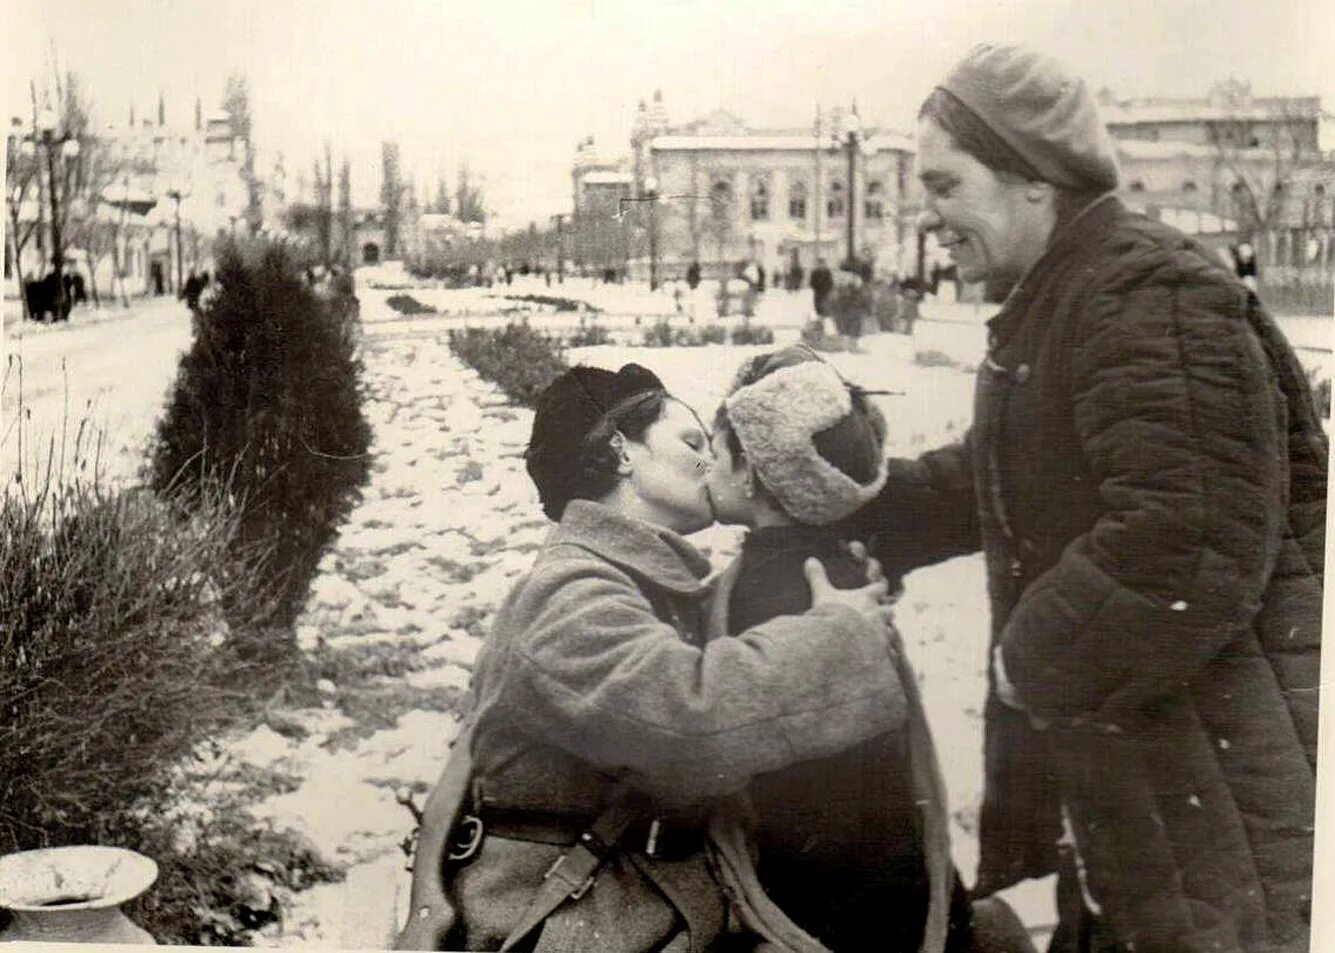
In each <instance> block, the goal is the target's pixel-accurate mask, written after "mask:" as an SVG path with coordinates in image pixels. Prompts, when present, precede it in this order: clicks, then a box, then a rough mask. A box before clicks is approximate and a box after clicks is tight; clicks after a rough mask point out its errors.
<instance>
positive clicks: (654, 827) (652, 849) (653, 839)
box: [644, 817, 663, 857]
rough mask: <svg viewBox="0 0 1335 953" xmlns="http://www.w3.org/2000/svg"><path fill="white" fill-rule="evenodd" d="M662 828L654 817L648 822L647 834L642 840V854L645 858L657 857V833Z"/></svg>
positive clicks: (660, 823)
mask: <svg viewBox="0 0 1335 953" xmlns="http://www.w3.org/2000/svg"><path fill="white" fill-rule="evenodd" d="M662 828H663V825H662V822H661V821H660V820H659V819H658V818H656V817H655V818H654V819H653V820H652V821H650V822H649V833H648V834H647V835H646V836H645V838H644V853H645V855H646V856H648V857H657V856H658V833H659V831H660V830H662Z"/></svg>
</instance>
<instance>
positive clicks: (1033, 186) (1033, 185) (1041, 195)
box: [1024, 179, 1056, 204]
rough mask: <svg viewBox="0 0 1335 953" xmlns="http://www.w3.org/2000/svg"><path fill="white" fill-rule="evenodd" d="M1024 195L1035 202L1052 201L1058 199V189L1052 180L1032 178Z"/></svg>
mask: <svg viewBox="0 0 1335 953" xmlns="http://www.w3.org/2000/svg"><path fill="white" fill-rule="evenodd" d="M1024 197H1025V198H1026V199H1028V200H1029V201H1030V202H1033V203H1034V204H1038V203H1040V202H1045V201H1046V202H1048V203H1051V202H1053V201H1055V200H1056V189H1054V188H1053V187H1052V184H1051V183H1050V182H1040V181H1038V180H1036V179H1031V180H1030V181H1029V183H1028V186H1027V187H1026V188H1025V190H1024Z"/></svg>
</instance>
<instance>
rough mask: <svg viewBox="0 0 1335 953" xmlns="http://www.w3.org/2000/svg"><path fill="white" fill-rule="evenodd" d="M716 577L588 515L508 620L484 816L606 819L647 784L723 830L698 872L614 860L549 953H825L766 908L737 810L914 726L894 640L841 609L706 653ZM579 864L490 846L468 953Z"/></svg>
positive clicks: (484, 780) (467, 935)
mask: <svg viewBox="0 0 1335 953" xmlns="http://www.w3.org/2000/svg"><path fill="white" fill-rule="evenodd" d="M708 570H709V564H708V562H707V561H706V560H705V559H704V558H703V557H702V556H701V555H700V554H699V553H698V552H696V550H695V549H694V548H692V547H691V545H690V544H689V543H687V542H686V541H685V540H683V539H682V538H681V537H679V536H677V535H676V534H674V533H671V532H668V531H667V530H663V529H659V528H656V527H652V526H650V525H648V524H645V523H642V522H639V521H636V520H632V519H628V518H626V517H624V516H621V515H620V514H618V513H616V512H615V511H613V510H611V509H609V508H608V507H605V506H601V505H599V504H596V503H590V502H586V501H581V500H576V501H574V502H572V503H570V504H569V505H568V506H567V508H566V511H565V514H564V517H563V518H562V521H561V523H560V525H559V526H558V527H557V528H556V530H555V531H554V532H553V535H552V536H551V537H550V538H549V540H548V542H547V544H546V545H545V546H544V548H543V550H542V552H541V553H540V554H539V555H538V558H537V561H536V563H535V564H534V567H533V569H532V571H531V572H530V573H529V574H528V576H527V577H525V578H524V579H523V580H522V581H521V582H520V583H519V584H518V585H517V586H516V588H515V589H514V591H513V592H511V593H510V595H509V596H508V597H507V598H506V600H505V602H504V604H503V605H502V607H501V609H500V610H499V612H498V614H497V617H496V622H495V624H494V626H493V628H492V631H491V633H490V635H489V637H488V639H487V641H486V643H485V645H484V648H483V651H482V653H481V654H480V655H479V658H478V664H477V669H476V673H475V680H474V686H473V687H474V692H475V694H476V711H475V717H476V728H475V733H474V736H473V746H472V751H473V763H474V778H475V789H474V802H475V803H474V808H476V807H478V803H479V802H480V803H481V805H482V806H483V807H484V808H491V809H503V810H506V811H517V810H519V811H525V810H526V811H537V812H542V813H543V814H546V815H551V814H558V815H568V816H569V815H573V816H585V817H590V818H592V817H594V816H596V815H597V814H598V813H600V811H601V809H602V808H603V806H604V805H605V804H606V803H607V802H608V800H609V799H610V798H611V797H612V796H613V792H614V791H615V790H616V789H617V787H618V786H619V785H623V784H630V785H631V786H633V787H634V788H636V789H638V790H639V791H641V792H643V793H644V794H647V795H648V796H649V797H650V798H652V800H653V802H654V804H655V806H656V807H657V808H659V809H660V810H661V811H662V812H663V813H664V814H665V815H666V816H669V817H680V816H683V815H690V814H691V813H692V812H693V813H694V814H695V816H697V817H701V816H704V815H711V814H714V812H715V809H717V812H718V814H719V815H722V820H720V818H719V816H713V817H711V818H706V822H707V823H708V825H709V830H710V838H709V846H708V848H707V849H702V850H700V851H698V852H696V853H694V854H692V855H690V856H686V857H676V858H674V859H672V860H663V859H660V858H655V857H650V856H648V855H647V854H646V853H645V850H644V847H645V845H644V844H643V843H639V844H637V843H628V844H626V845H624V849H619V850H617V851H615V852H614V853H613V855H612V857H611V859H610V860H609V862H608V863H607V864H606V866H605V867H604V868H603V870H602V871H601V872H600V873H599V874H598V876H597V879H596V880H595V882H594V884H593V886H592V888H591V889H590V890H588V892H587V893H585V894H584V895H583V896H582V897H580V898H579V899H578V900H570V901H567V902H566V903H565V904H564V905H563V906H562V907H561V908H560V909H559V910H558V911H557V912H556V913H555V914H554V915H553V916H551V917H550V918H549V919H548V920H547V921H546V923H545V926H544V927H543V928H542V930H541V932H540V934H539V935H538V937H537V946H536V949H537V950H539V951H580V953H597V951H600V950H602V951H608V953H634V951H637V950H644V951H648V950H663V949H670V950H674V951H675V950H682V951H685V950H687V949H690V950H706V949H710V948H711V947H712V946H714V945H715V944H717V943H718V942H720V940H721V939H722V938H723V937H724V936H725V935H726V933H727V931H728V926H727V924H728V922H729V920H730V919H731V918H733V917H734V916H735V917H737V918H740V919H741V921H742V922H743V923H744V924H745V925H746V926H747V927H749V928H750V929H751V930H753V931H754V932H756V933H759V934H760V935H762V936H765V937H766V938H767V939H769V940H770V941H771V942H773V943H775V944H776V946H775V948H776V949H797V950H804V951H816V950H819V949H820V946H819V944H817V943H816V942H815V941H814V940H813V939H812V938H810V937H809V936H807V935H806V934H804V933H802V932H801V931H800V930H798V929H797V928H796V927H795V926H793V925H792V923H791V921H789V920H787V919H786V918H785V917H783V916H782V915H781V914H778V911H777V908H774V907H773V905H772V904H771V903H769V901H768V900H767V899H766V898H765V897H764V896H763V894H761V893H760V891H759V888H758V885H757V883H756V881H755V875H754V870H753V869H752V868H750V866H749V865H750V858H749V856H748V855H747V851H746V845H745V841H744V839H743V838H742V835H741V827H740V821H741V817H742V815H741V808H740V806H739V805H738V804H736V803H734V801H735V800H736V799H735V798H733V797H730V796H732V795H736V794H737V793H738V792H741V791H742V790H743V789H744V788H745V786H746V784H747V782H748V780H749V779H750V778H751V777H752V776H753V775H755V774H758V773H760V772H763V771H773V770H775V769H777V768H780V767H783V766H785V765H788V764H790V763H792V762H794V761H800V760H805V759H809V758H815V757H821V756H824V755H828V754H830V753H832V752H834V751H837V750H840V749H842V748H845V747H848V746H850V745H853V744H856V743H858V742H860V741H863V740H865V739H866V738H869V737H871V736H873V735H876V734H878V733H881V732H884V731H886V730H888V729H889V728H890V727H892V726H893V725H895V724H897V723H899V722H902V720H903V718H904V707H903V693H902V690H901V687H900V683H899V679H898V677H897V675H896V672H895V668H894V663H893V659H892V656H891V653H890V651H889V647H888V644H887V637H886V633H884V632H883V631H878V630H877V629H876V628H874V627H873V626H871V625H870V624H869V623H867V622H866V621H865V620H864V618H863V617H862V616H861V615H859V614H858V613H856V612H854V611H852V610H850V609H847V608H844V607H830V608H824V609H816V610H812V611H811V612H810V613H808V614H807V615H805V616H789V617H782V618H777V619H774V620H772V621H771V622H769V623H767V624H765V625H763V626H759V627H756V628H753V629H751V630H750V631H748V632H746V633H743V634H742V635H741V636H739V637H737V638H731V639H717V640H715V641H712V642H709V643H708V644H705V643H706V639H705V636H706V624H707V621H708V597H709V594H710V589H709V586H708V585H706V584H705V582H704V581H703V580H704V577H705V575H706V574H707V572H708ZM729 819H731V820H729ZM564 850H565V848H564V847H562V846H560V845H556V844H547V843H535V842H533V841H530V840H515V839H508V838H505V837H499V836H490V835H489V836H486V837H485V838H484V839H483V841H482V846H481V850H480V852H479V853H478V855H477V856H476V857H475V858H474V859H472V860H471V861H469V862H468V863H467V864H466V865H464V866H462V867H459V868H458V869H457V870H454V871H452V875H451V876H450V877H449V884H448V886H449V888H450V891H451V893H452V894H453V897H454V901H455V903H456V904H457V907H458V909H459V912H460V920H461V922H462V924H463V935H462V936H461V937H459V938H458V940H456V941H454V942H459V943H461V944H462V945H463V946H464V947H465V948H467V949H470V950H474V949H481V950H485V949H497V948H499V946H500V945H501V942H502V941H503V940H504V938H505V937H506V936H507V934H508V933H509V931H510V930H511V928H512V927H513V926H514V924H515V923H516V922H518V920H519V918H520V916H521V914H522V913H523V911H524V910H525V909H526V908H527V907H528V904H529V901H530V899H531V898H532V897H533V895H534V894H535V893H536V892H537V890H538V887H539V885H540V884H541V883H542V881H543V875H544V873H545V872H546V871H547V870H548V868H550V867H551V865H552V863H553V862H554V861H555V860H556V858H557V857H558V856H559V855H560V854H562V853H563V852H564ZM729 896H730V897H731V898H732V899H733V900H734V901H736V903H735V904H733V905H731V906H730V905H729V904H728V903H727V902H726V901H725V897H729Z"/></svg>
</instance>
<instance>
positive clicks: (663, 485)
mask: <svg viewBox="0 0 1335 953" xmlns="http://www.w3.org/2000/svg"><path fill="white" fill-rule="evenodd" d="M623 449H624V451H625V454H626V456H627V458H628V459H629V461H630V467H631V472H630V476H629V479H630V482H631V487H632V489H634V491H635V494H636V495H637V496H638V497H639V498H640V502H641V503H642V504H643V505H644V507H645V509H646V511H647V513H648V515H649V517H650V519H651V521H652V522H654V523H657V524H658V525H660V526H664V527H666V528H667V529H670V530H673V531H674V532H677V533H683V534H685V533H695V532H698V531H699V530H702V529H704V528H705V527H707V526H709V525H710V524H711V523H713V522H714V513H713V509H712V508H711V506H710V503H709V492H708V481H709V473H710V470H711V468H712V466H713V463H714V456H713V454H712V453H711V452H710V449H709V437H708V436H707V435H706V434H705V430H704V428H703V427H702V426H701V425H700V418H699V417H697V416H696V415H695V412H694V411H692V410H691V409H690V408H689V407H687V406H686V405H685V404H683V403H682V402H681V401H679V400H673V399H669V400H668V401H667V402H666V403H665V404H664V405H663V413H662V415H661V416H660V417H659V418H658V420H656V421H654V422H653V423H652V424H650V425H649V428H648V429H647V430H645V432H644V435H643V437H642V438H641V439H640V440H627V441H625V442H624V444H623Z"/></svg>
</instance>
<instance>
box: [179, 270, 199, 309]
mask: <svg viewBox="0 0 1335 953" xmlns="http://www.w3.org/2000/svg"><path fill="white" fill-rule="evenodd" d="M203 291H204V281H203V279H202V278H200V277H199V275H197V274H195V273H194V272H193V271H192V272H190V277H189V278H187V279H186V280H185V287H184V288H182V289H181V297H182V298H184V299H185V306H186V307H187V308H189V309H190V310H191V311H198V310H199V296H200V294H202V293H203Z"/></svg>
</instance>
